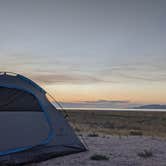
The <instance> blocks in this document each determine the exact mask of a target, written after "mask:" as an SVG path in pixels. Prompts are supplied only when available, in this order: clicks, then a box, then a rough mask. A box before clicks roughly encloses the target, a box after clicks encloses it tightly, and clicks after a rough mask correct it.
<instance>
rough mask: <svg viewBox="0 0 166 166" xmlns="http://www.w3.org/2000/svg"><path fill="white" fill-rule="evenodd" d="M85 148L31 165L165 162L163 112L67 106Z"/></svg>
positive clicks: (157, 165)
mask: <svg viewBox="0 0 166 166" xmlns="http://www.w3.org/2000/svg"><path fill="white" fill-rule="evenodd" d="M68 112H69V117H70V118H71V122H72V125H73V126H74V128H75V130H76V131H77V133H78V134H79V135H82V136H83V137H84V139H85V141H86V143H87V144H88V146H89V151H88V152H83V153H79V154H74V155H68V156H64V157H59V158H54V159H50V160H48V161H45V162H41V163H38V164H31V166H32V165H33V166H52V165H59V166H73V165H74V166H91V165H98V166H107V165H109V166H110V165H113V166H165V164H166V113H163V112H126V111H125V112H124V111H78V110H70V111H68Z"/></svg>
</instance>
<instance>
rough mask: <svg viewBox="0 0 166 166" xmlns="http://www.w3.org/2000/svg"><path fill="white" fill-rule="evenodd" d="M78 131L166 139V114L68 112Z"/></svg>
mask: <svg viewBox="0 0 166 166" xmlns="http://www.w3.org/2000/svg"><path fill="white" fill-rule="evenodd" d="M67 112H68V113H69V116H70V118H71V122H72V125H73V127H74V128H75V129H76V131H77V132H78V133H79V132H85V133H95V134H108V135H120V136H122V135H125V136H128V135H140V136H141V135H145V136H158V137H166V113H165V112H141V111H140V112H138V111H137V112H136V111H135V112H134V111H132V112H129V111H102V110H101V111H92V110H89V111H87V110H69V111H67Z"/></svg>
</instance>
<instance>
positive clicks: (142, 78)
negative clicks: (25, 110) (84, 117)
mask: <svg viewBox="0 0 166 166" xmlns="http://www.w3.org/2000/svg"><path fill="white" fill-rule="evenodd" d="M165 9H166V1H164V0H146V1H145V0H102V1H101V0H47V1H45V0H28V1H27V0H5V1H3V0H2V1H0V21H1V24H0V25H1V26H0V58H1V61H0V69H1V70H7V71H14V72H19V73H22V74H24V75H27V76H29V77H30V78H32V79H34V80H35V81H37V82H38V83H39V84H41V85H42V86H43V87H44V88H46V89H47V90H49V91H50V92H51V93H52V94H53V95H55V94H56V95H57V96H60V97H59V98H60V99H61V100H63V101H87V100H88V101H98V100H110V101H112V100H120V101H121V100H124V101H126V100H127V101H128V100H129V101H131V102H141V103H154V102H157V103H165V101H166V100H165V97H166V93H165V90H166V88H165V83H166V67H165V61H166V47H165V43H166V21H165V18H166V10H165Z"/></svg>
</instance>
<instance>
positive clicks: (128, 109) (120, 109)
mask: <svg viewBox="0 0 166 166" xmlns="http://www.w3.org/2000/svg"><path fill="white" fill-rule="evenodd" d="M63 109H64V110H93V111H95V110H96V111H145V112H166V109H134V108H83V107H81V108H80V107H78V108H77V107H74V108H71V107H70V108H66V107H64V108H63Z"/></svg>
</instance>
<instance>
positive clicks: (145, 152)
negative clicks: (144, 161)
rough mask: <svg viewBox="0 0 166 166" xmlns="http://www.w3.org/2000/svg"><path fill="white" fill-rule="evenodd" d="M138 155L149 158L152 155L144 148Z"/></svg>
mask: <svg viewBox="0 0 166 166" xmlns="http://www.w3.org/2000/svg"><path fill="white" fill-rule="evenodd" d="M138 156H139V157H142V158H150V157H153V153H152V151H150V150H144V151H143V152H139V153H138Z"/></svg>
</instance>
